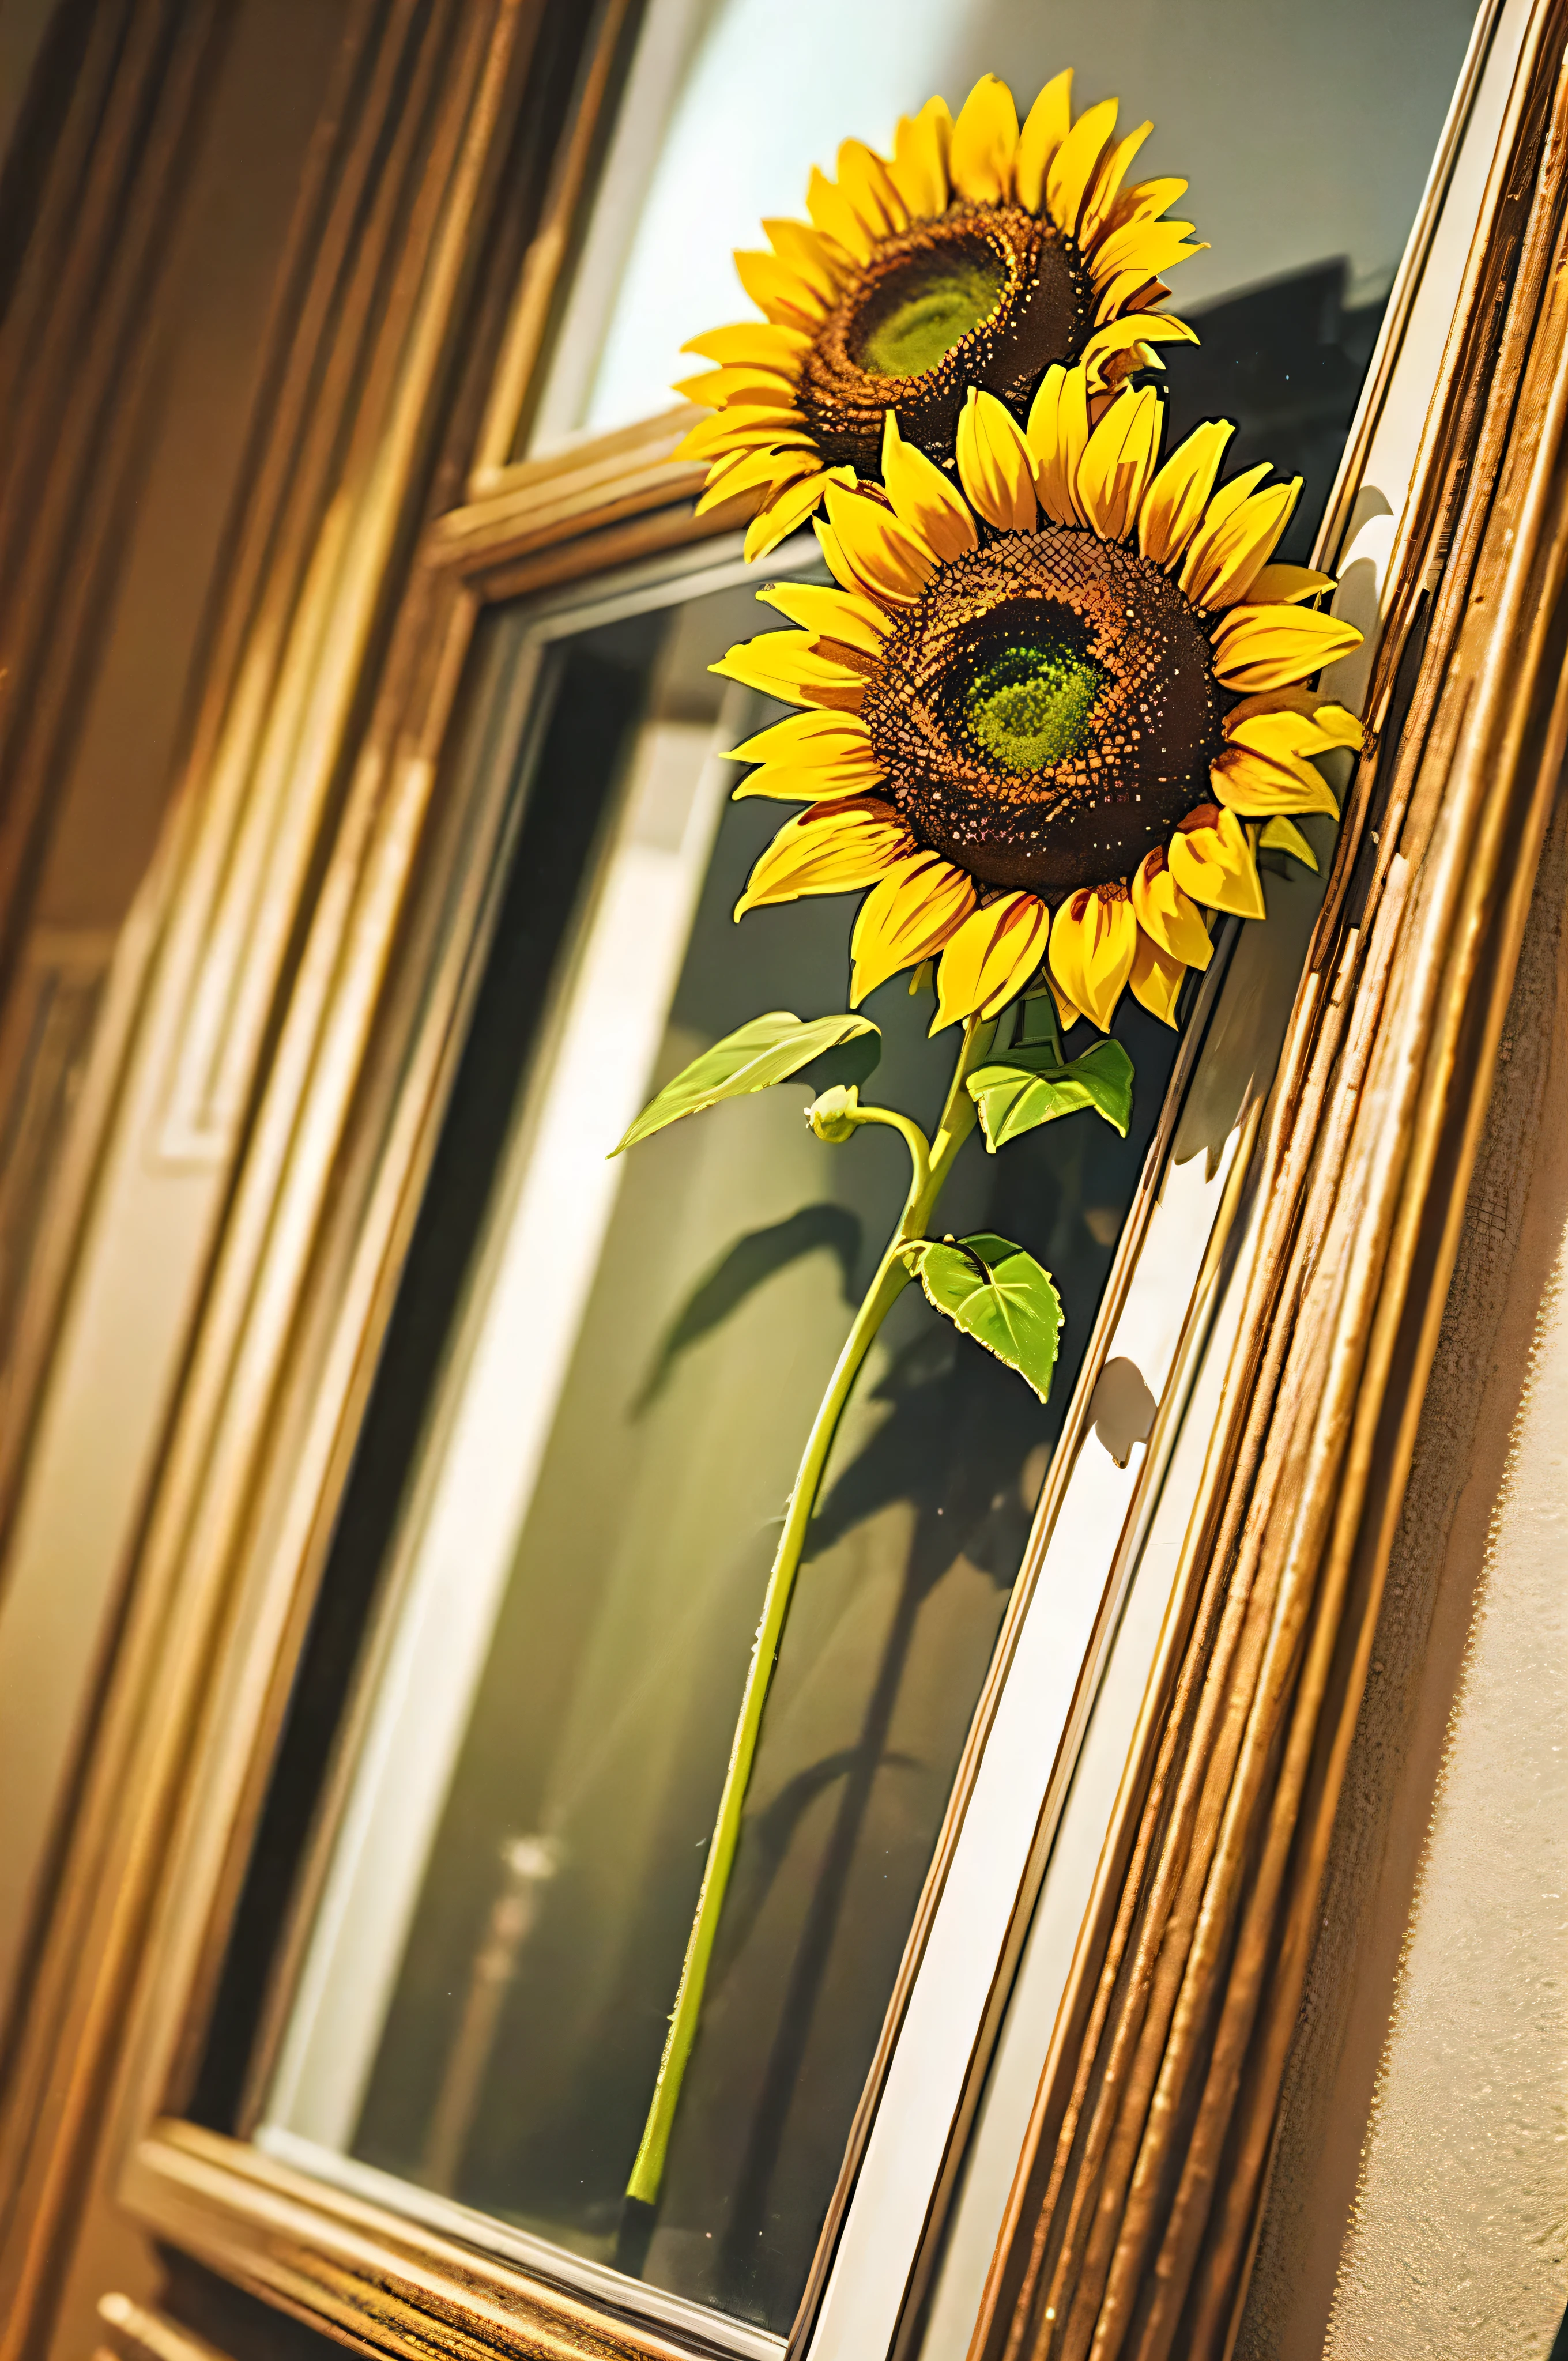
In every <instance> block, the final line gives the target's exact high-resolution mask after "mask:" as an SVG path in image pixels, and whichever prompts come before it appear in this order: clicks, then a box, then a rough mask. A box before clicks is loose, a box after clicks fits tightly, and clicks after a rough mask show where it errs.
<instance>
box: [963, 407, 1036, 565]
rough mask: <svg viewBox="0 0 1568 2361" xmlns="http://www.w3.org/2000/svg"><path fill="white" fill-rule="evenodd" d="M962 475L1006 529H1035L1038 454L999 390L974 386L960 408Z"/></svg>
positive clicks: (976, 503)
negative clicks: (999, 398)
mask: <svg viewBox="0 0 1568 2361" xmlns="http://www.w3.org/2000/svg"><path fill="white" fill-rule="evenodd" d="M956 448H957V454H958V463H959V483H960V484H961V485H962V486H963V488H964V490H965V491H966V492H967V493H968V495H969V498H970V504H971V505H972V506H973V507H974V508H975V509H976V510H977V511H979V513H980V514H981V516H982V517H983V518H984V519H985V521H986V522H987V524H993V525H995V526H996V527H997V528H998V529H999V531H1001V532H1003V533H1033V532H1034V530H1035V526H1036V522H1037V521H1038V515H1039V511H1038V507H1037V505H1036V500H1035V467H1034V455H1033V453H1032V452H1031V451H1030V448H1029V445H1028V444H1027V443H1026V442H1025V440H1024V436H1023V434H1022V433H1021V432H1020V430H1019V427H1018V424H1017V422H1016V421H1015V420H1014V417H1013V415H1012V412H1010V411H1007V410H1005V409H1003V405H1002V403H1001V402H1000V401H997V399H996V396H995V395H994V394H993V393H982V392H981V390H979V388H978V387H976V386H972V385H971V386H970V390H969V398H968V400H967V401H965V403H964V406H963V408H962V410H961V411H960V412H959V431H958V435H957V438H956Z"/></svg>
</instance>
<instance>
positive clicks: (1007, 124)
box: [948, 74, 1018, 205]
mask: <svg viewBox="0 0 1568 2361" xmlns="http://www.w3.org/2000/svg"><path fill="white" fill-rule="evenodd" d="M1017 152H1018V110H1017V108H1016V107H1015V106H1014V104H1013V93H1012V92H1011V91H1010V90H1009V89H1008V87H1007V84H1006V83H1005V82H998V80H997V78H996V76H995V75H994V74H981V78H980V80H979V81H978V82H976V84H975V86H974V88H973V89H972V90H971V91H970V94H969V96H968V97H967V98H966V99H965V101H964V103H963V104H962V106H961V107H960V108H959V119H958V121H957V122H956V123H955V124H954V126H953V144H952V148H951V151H950V153H949V155H948V171H949V173H950V174H951V176H952V182H953V187H954V188H955V190H956V191H957V192H958V193H959V196H960V197H967V198H968V199H969V201H970V204H971V205H999V204H1003V203H1005V202H1006V200H1007V198H1008V197H1009V196H1010V195H1011V193H1012V189H1013V159H1014V156H1015V155H1016V154H1017Z"/></svg>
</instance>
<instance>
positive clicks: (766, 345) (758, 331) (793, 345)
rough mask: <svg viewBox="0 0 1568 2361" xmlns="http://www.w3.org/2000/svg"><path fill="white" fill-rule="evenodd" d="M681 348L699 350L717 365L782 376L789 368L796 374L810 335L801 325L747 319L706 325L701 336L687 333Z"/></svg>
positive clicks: (808, 344)
mask: <svg viewBox="0 0 1568 2361" xmlns="http://www.w3.org/2000/svg"><path fill="white" fill-rule="evenodd" d="M681 350H682V352H683V353H700V354H701V355H702V357H703V358H704V359H705V360H710V361H717V362H718V366H719V368H771V369H778V370H780V371H781V372H782V373H783V374H784V375H785V376H788V375H789V374H790V373H791V372H792V371H793V372H794V373H795V374H796V375H798V374H799V370H800V364H801V362H802V361H803V360H804V359H805V358H806V354H807V353H808V352H809V351H810V350H811V338H810V337H809V336H808V335H806V332H805V330H804V329H803V328H780V327H775V326H773V324H772V323H771V322H769V321H766V320H746V321H742V322H741V324H740V325H739V326H738V327H734V328H708V329H707V330H706V331H705V333H704V334H703V335H700V336H688V337H687V338H686V341H685V344H684V345H683V346H681Z"/></svg>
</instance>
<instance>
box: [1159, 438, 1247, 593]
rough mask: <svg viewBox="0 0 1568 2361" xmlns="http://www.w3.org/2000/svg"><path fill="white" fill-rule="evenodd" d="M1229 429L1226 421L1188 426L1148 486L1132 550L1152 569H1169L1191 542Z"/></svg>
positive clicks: (1212, 485)
mask: <svg viewBox="0 0 1568 2361" xmlns="http://www.w3.org/2000/svg"><path fill="white" fill-rule="evenodd" d="M1235 431H1236V430H1235V428H1234V426H1233V425H1232V423H1231V422H1230V420H1229V419H1228V418H1216V419H1212V420H1211V421H1210V422H1209V423H1207V424H1206V425H1203V426H1197V427H1194V429H1193V431H1192V433H1191V434H1189V435H1188V437H1187V439H1186V441H1185V442H1182V443H1179V444H1178V445H1177V446H1176V448H1175V450H1174V451H1173V452H1172V453H1171V455H1170V456H1169V458H1168V460H1167V461H1166V463H1165V465H1164V467H1162V468H1161V469H1160V471H1159V473H1158V475H1157V476H1156V478H1155V479H1154V481H1153V483H1152V484H1150V486H1149V488H1148V490H1147V491H1146V493H1145V495H1144V501H1143V506H1142V508H1141V509H1140V510H1139V511H1138V548H1139V550H1140V551H1141V552H1142V554H1143V555H1144V556H1145V557H1146V558H1147V559H1148V560H1149V563H1150V564H1151V565H1152V566H1173V565H1174V564H1175V563H1176V560H1177V559H1178V558H1179V556H1180V555H1181V554H1182V552H1183V550H1184V549H1185V548H1186V547H1187V544H1188V543H1189V542H1190V540H1191V538H1192V535H1193V533H1195V532H1196V531H1197V529H1198V526H1199V524H1200V523H1201V521H1202V516H1203V511H1204V510H1205V508H1206V507H1207V506H1208V501H1209V495H1210V493H1211V492H1212V489H1213V488H1214V478H1215V477H1216V476H1217V475H1218V474H1219V472H1220V461H1221V459H1222V457H1223V455H1224V448H1225V445H1226V444H1227V443H1228V442H1229V441H1230V439H1231V436H1232V435H1233V434H1234V433H1235Z"/></svg>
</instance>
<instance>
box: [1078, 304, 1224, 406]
mask: <svg viewBox="0 0 1568 2361" xmlns="http://www.w3.org/2000/svg"><path fill="white" fill-rule="evenodd" d="M1197 342H1198V334H1197V331H1196V329H1193V328H1190V327H1189V326H1188V324H1187V323H1186V321H1185V320H1178V319H1177V318H1176V317H1175V316H1174V315H1173V314H1172V313H1169V312H1152V313H1151V312H1132V313H1125V314H1124V316H1123V318H1121V319H1120V320H1112V321H1111V322H1110V323H1109V324H1107V325H1106V326H1105V327H1103V328H1096V329H1095V331H1094V333H1093V335H1091V337H1090V339H1089V341H1088V343H1087V344H1086V345H1085V346H1084V347H1083V350H1082V352H1081V353H1080V355H1079V358H1080V361H1081V362H1082V364H1083V368H1084V370H1085V372H1086V374H1087V376H1088V379H1089V383H1090V386H1091V389H1093V388H1097V387H1098V386H1100V385H1101V384H1102V382H1103V379H1104V368H1105V363H1106V362H1107V361H1108V360H1109V359H1110V358H1111V357H1112V355H1113V353H1124V352H1127V351H1129V350H1130V349H1131V348H1132V347H1133V346H1135V345H1162V344H1164V345H1168V344H1183V345H1195V344H1196V343H1197Z"/></svg>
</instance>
